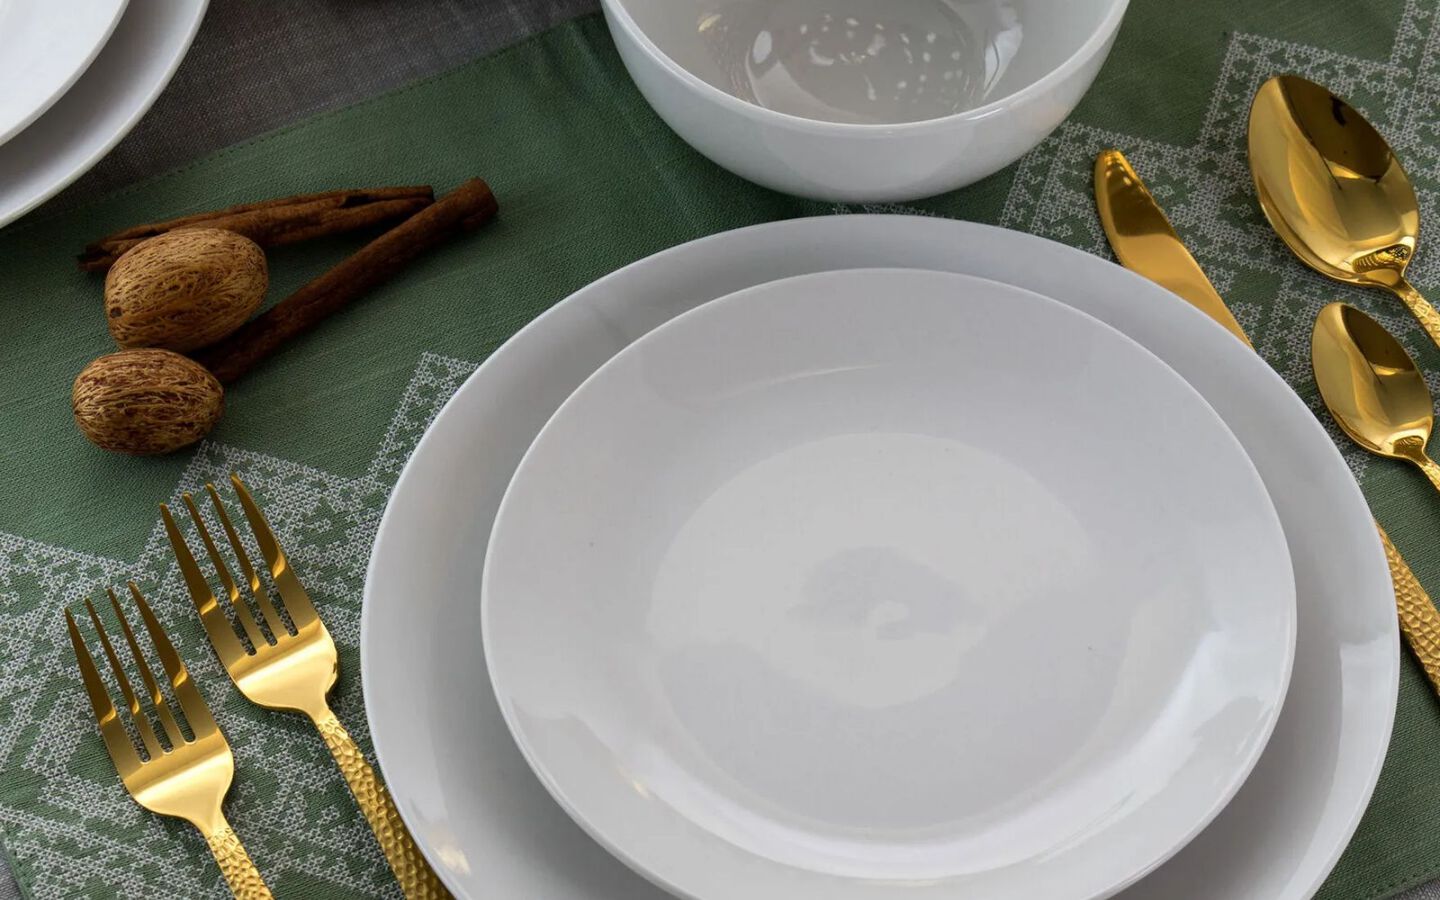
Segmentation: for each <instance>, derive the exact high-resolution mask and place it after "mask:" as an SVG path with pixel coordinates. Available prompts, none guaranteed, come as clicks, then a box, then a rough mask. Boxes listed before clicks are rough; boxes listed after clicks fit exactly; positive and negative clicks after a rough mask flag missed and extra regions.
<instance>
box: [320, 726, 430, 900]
mask: <svg viewBox="0 0 1440 900" xmlns="http://www.w3.org/2000/svg"><path fill="white" fill-rule="evenodd" d="M312 718H313V719H314V722H315V727H316V728H317V729H319V731H320V736H321V737H323V738H324V739H325V746H327V747H329V748H330V755H331V756H333V757H335V764H336V765H337V766H339V767H340V773H341V774H342V775H344V776H345V783H346V784H348V785H349V786H350V793H352V794H354V795H355V801H356V802H357V803H359V804H360V811H361V812H362V813H364V814H365V821H367V822H369V823H370V830H371V831H373V832H375V840H377V841H379V842H380V849H381V851H383V852H384V854H385V861H386V862H388V863H389V864H390V871H392V872H394V873H395V880H396V881H398V882H399V883H400V890H401V892H403V893H404V894H405V896H406V897H407V898H412V900H431V898H442V897H449V896H450V892H449V891H447V890H446V889H445V886H444V885H443V884H441V883H440V878H439V877H438V876H437V875H436V874H435V870H433V869H431V868H430V864H429V863H428V862H426V861H425V857H424V856H422V855H421V853H420V848H418V847H417V846H415V839H414V838H413V837H411V836H410V830H409V829H408V828H406V827H405V822H404V821H402V820H401V818H400V811H399V810H398V809H396V808H395V801H393V800H391V799H390V792H389V791H387V790H386V789H385V785H384V783H383V782H381V781H380V779H379V777H378V776H376V774H375V770H374V769H372V768H371V767H370V763H368V762H366V761H365V755H364V754H363V753H361V752H360V748H359V747H357V746H355V740H354V739H353V738H351V737H350V732H348V731H346V730H345V726H344V725H341V724H340V720H339V719H337V718H335V713H334V712H332V711H331V710H330V708H329V707H328V706H327V707H325V708H324V711H323V712H322V713H320V714H319V715H316V716H313V717H312Z"/></svg>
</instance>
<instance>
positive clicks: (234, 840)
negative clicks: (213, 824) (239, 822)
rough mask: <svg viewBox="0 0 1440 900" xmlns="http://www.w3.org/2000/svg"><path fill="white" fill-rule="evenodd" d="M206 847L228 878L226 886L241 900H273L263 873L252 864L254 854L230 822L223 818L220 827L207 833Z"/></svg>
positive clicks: (221, 872)
mask: <svg viewBox="0 0 1440 900" xmlns="http://www.w3.org/2000/svg"><path fill="white" fill-rule="evenodd" d="M205 843H207V844H209V845H210V855H211V856H214V857H215V862H216V863H217V864H218V865H219V866H220V874H222V875H224V876H225V883H226V884H228V885H229V886H230V893H232V894H234V895H235V896H236V898H237V900H272V896H271V894H270V889H269V888H267V887H266V886H265V880H264V879H262V878H261V877H260V870H259V869H257V868H255V863H253V862H251V861H250V854H248V853H246V852H245V847H244V845H242V844H241V843H240V836H239V835H237V834H236V833H235V829H233V828H231V827H230V823H229V822H226V821H225V820H224V819H223V818H222V819H221V820H220V827H218V828H215V829H213V830H210V831H206V832H205Z"/></svg>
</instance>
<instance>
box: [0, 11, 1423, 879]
mask: <svg viewBox="0 0 1440 900" xmlns="http://www.w3.org/2000/svg"><path fill="white" fill-rule="evenodd" d="M595 7H596V0H469V2H465V0H359V2H357V0H283V2H280V0H276V2H265V3H256V2H246V0H214V2H212V4H211V7H210V10H209V12H208V13H207V15H206V19H205V22H204V24H203V25H202V26H201V29H200V33H199V35H198V37H197V38H196V40H195V45H194V47H193V48H192V49H191V51H190V54H189V56H188V57H186V59H185V61H184V63H183V64H182V65H181V66H180V70H179V71H178V72H177V73H176V75H175V79H174V80H173V81H172V82H171V83H170V86H169V87H168V88H167V89H166V91H165V93H164V94H162V95H161V97H160V99H159V100H158V101H157V102H156V104H155V106H154V108H153V109H152V110H151V111H150V113H149V114H148V115H147V116H146V117H145V119H144V120H143V121H141V122H140V124H139V125H138V126H137V127H136V128H135V130H134V131H133V132H131V134H130V135H129V136H128V137H127V138H126V139H125V140H124V141H122V142H121V143H120V145H119V146H118V147H116V148H115V150H114V151H113V152H112V153H111V154H110V155H109V156H108V157H106V158H105V159H104V160H102V161H101V162H100V164H99V165H97V166H96V167H95V168H94V169H93V170H92V171H90V172H89V173H88V174H87V175H85V176H84V177H82V178H81V179H80V180H79V181H77V182H76V183H75V184H74V185H72V186H71V187H70V188H68V189H67V190H65V191H64V192H62V193H61V194H60V195H59V196H57V197H56V198H55V199H53V200H51V201H50V202H49V204H47V207H48V208H52V209H53V208H56V207H61V206H67V205H71V204H74V203H76V202H78V201H79V200H80V199H81V198H83V197H86V196H94V194H95V193H96V192H104V191H108V190H111V189H113V188H116V187H119V186H121V185H124V184H128V183H130V182H133V181H136V180H138V179H141V178H145V177H147V176H149V175H153V174H156V173H158V172H163V171H165V170H167V169H170V168H173V167H175V166H178V165H180V164H181V163H184V162H186V161H188V160H191V159H194V158H195V157H197V156H200V155H202V154H205V153H208V152H210V151H212V150H217V149H219V148H221V147H225V146H228V145H230V144H233V143H236V142H238V141H241V140H244V139H246V138H248V137H251V136H253V135H255V134H258V133H260V132H263V131H267V130H269V129H272V128H275V127H278V126H281V125H284V124H286V123H289V122H292V121H295V120H297V119H301V118H304V117H306V116H309V115H311V114H313V113H317V112H321V111H323V110H327V109H332V108H335V107H338V106H343V105H345V104H348V103H352V102H354V101H356V100H360V99H362V98H364V97H368V96H371V95H373V94H376V93H379V92H380V91H383V90H385V89H387V88H390V87H394V86H396V85H400V84H403V83H405V82H407V81H411V80H413V79H416V78H421V77H424V76H426V75H430V74H433V73H435V72H439V71H443V70H445V69H448V68H451V67H452V66H455V65H458V64H459V63H462V62H464V61H465V60H468V59H471V58H473V57H475V56H478V55H481V54H484V53H488V52H490V51H492V50H495V49H498V48H500V47H504V46H506V45H508V44H512V43H514V42H515V41H517V40H519V39H521V38H523V37H525V36H527V35H530V34H533V33H535V32H537V31H540V30H542V29H544V28H547V27H549V26H550V25H553V24H555V23H557V22H561V21H564V20H565V19H567V18H570V17H572V16H576V15H579V14H581V13H585V12H590V11H592V10H593V9H594V8H595ZM144 9H145V7H144V6H143V5H139V4H137V5H136V6H135V7H134V8H133V9H132V10H131V11H130V13H128V14H131V15H134V14H139V13H140V12H142V11H143V10H144ZM19 896H20V895H19V891H18V889H17V888H16V886H15V883H14V881H13V880H12V879H11V877H10V873H9V871H8V870H6V869H5V868H4V866H3V864H0V900H16V898H18V897H19ZM1401 900H1440V881H1437V882H1432V883H1431V884H1429V885H1425V886H1422V887H1420V888H1417V889H1415V890H1414V891H1411V892H1409V893H1408V894H1405V895H1404V896H1403V898H1401Z"/></svg>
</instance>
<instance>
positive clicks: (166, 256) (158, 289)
mask: <svg viewBox="0 0 1440 900" xmlns="http://www.w3.org/2000/svg"><path fill="white" fill-rule="evenodd" d="M269 285H270V275H269V270H268V268H267V266H266V263H265V253H264V251H262V250H261V249H260V247H259V245H258V244H256V243H255V242H254V241H252V240H250V239H249V238H247V237H243V236H242V235H238V234H236V233H234V232H233V231H224V230H221V229H218V228H185V229H180V230H177V231H170V232H167V233H165V234H161V235H158V236H156V237H152V238H149V239H147V240H145V241H143V242H141V243H139V244H137V245H135V246H134V247H133V248H131V249H130V250H129V251H127V252H126V253H125V254H124V255H122V256H121V257H120V258H119V259H118V260H116V262H115V265H114V266H112V267H111V268H110V271H109V272H108V273H107V274H106V276H105V319H106V322H107V323H108V324H109V326H110V334H111V335H112V336H113V337H114V338H115V343H117V344H119V345H120V346H121V347H122V348H127V349H128V348H134V347H159V348H162V349H165V350H174V351H176V352H177V353H187V352H189V351H191V350H195V349H197V348H200V347H204V346H205V345H206V344H212V343H214V342H215V341H218V340H220V339H221V338H223V337H225V336H226V335H227V334H229V333H230V332H232V331H234V330H235V329H236V328H239V327H240V326H241V325H243V324H244V323H245V321H246V320H247V319H249V318H250V315H251V313H253V312H255V310H256V309H257V308H259V306H260V304H261V302H262V301H263V300H264V299H265V291H266V290H267V289H268V288H269Z"/></svg>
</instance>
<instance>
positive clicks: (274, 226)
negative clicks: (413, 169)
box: [79, 185, 435, 272]
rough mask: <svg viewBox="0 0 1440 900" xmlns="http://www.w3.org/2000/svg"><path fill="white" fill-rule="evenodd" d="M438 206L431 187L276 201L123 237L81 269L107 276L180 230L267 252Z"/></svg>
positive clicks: (92, 250)
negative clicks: (238, 240)
mask: <svg viewBox="0 0 1440 900" xmlns="http://www.w3.org/2000/svg"><path fill="white" fill-rule="evenodd" d="M434 200H435V191H434V190H433V189H432V188H431V187H430V186H429V185H420V186H416V187H382V188H362V189H357V190H342V191H325V192H323V193H319V194H297V195H296V196H293V197H276V198H275V199H273V200H262V201H260V202H258V203H243V204H241V205H239V206H230V207H226V208H225V209H217V210H214V211H213V212H203V213H195V214H193V215H189V216H181V217H180V218H178V219H169V220H167V221H164V222H153V223H149V224H145V225H136V226H134V227H132V228H127V229H125V230H124V231H117V232H115V233H114V234H112V235H108V236H106V237H103V238H101V239H100V240H98V241H96V242H94V243H93V244H90V245H89V246H87V247H86V248H85V250H84V252H83V253H81V254H80V256H79V263H80V268H81V269H82V270H84V271H87V272H102V271H104V270H106V269H108V268H110V266H111V265H113V264H114V262H115V260H117V259H119V258H120V255H121V254H122V253H124V252H125V251H126V250H129V249H130V248H131V247H133V246H135V245H136V244H138V243H140V242H141V241H143V240H145V239H147V238H152V237H155V236H156V235H158V234H164V233H165V232H167V231H174V230H175V229H177V228H221V229H224V230H226V231H233V232H235V233H237V234H242V235H244V236H245V237H248V238H249V239H250V240H252V241H254V242H255V243H257V244H259V245H260V246H262V247H280V246H284V245H285V244H293V243H296V242H297V241H304V240H309V239H310V238H316V237H324V236H326V235H332V234H340V233H341V232H345V231H353V230H355V229H358V228H367V227H370V226H373V225H379V224H382V223H384V222H393V221H398V220H401V219H406V218H409V217H410V216H412V215H414V214H415V213H417V212H419V211H420V210H422V209H424V208H425V207H427V206H429V205H430V204H431V203H433V202H434Z"/></svg>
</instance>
